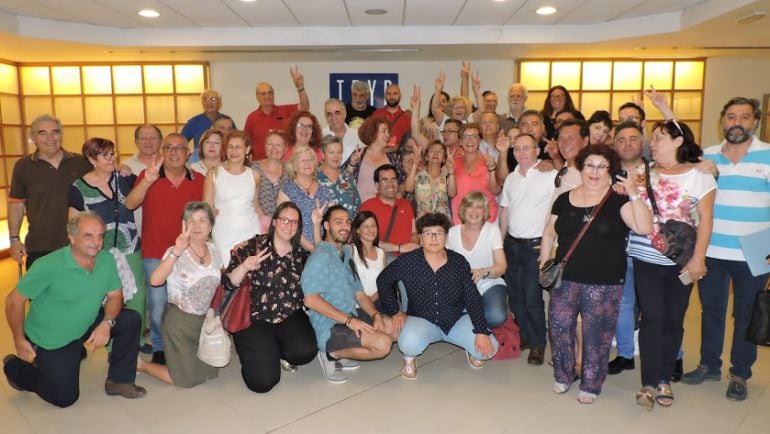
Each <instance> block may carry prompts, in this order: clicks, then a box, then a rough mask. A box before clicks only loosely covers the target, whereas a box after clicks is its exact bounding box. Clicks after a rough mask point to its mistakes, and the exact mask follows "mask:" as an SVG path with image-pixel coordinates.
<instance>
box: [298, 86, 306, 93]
mask: <svg viewBox="0 0 770 434" xmlns="http://www.w3.org/2000/svg"><path fill="white" fill-rule="evenodd" d="M304 91H305V88H304V87H303V88H302V89H297V92H304Z"/></svg>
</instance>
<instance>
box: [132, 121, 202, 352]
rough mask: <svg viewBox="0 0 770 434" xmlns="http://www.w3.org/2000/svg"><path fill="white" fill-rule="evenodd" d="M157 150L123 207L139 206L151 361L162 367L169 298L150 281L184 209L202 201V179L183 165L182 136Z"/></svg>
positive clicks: (179, 228)
mask: <svg viewBox="0 0 770 434" xmlns="http://www.w3.org/2000/svg"><path fill="white" fill-rule="evenodd" d="M160 149H161V153H160V159H158V160H156V161H154V162H153V163H152V164H151V165H150V166H148V167H147V169H145V170H143V171H142V172H141V173H140V174H139V177H137V178H136V183H135V184H134V189H133V190H131V193H129V195H128V197H126V207H128V208H129V209H136V208H137V207H138V206H140V205H141V206H142V262H143V264H144V271H145V276H146V277H147V288H148V295H149V297H147V300H148V307H149V310H150V339H151V341H152V350H153V354H152V361H153V362H154V363H160V364H165V362H166V357H165V353H164V352H163V339H162V338H161V335H160V325H161V316H162V315H163V309H164V308H165V307H166V300H167V298H168V296H167V291H166V285H165V284H164V285H162V286H152V285H150V280H149V279H150V276H152V272H153V271H155V269H156V268H157V267H158V265H160V262H161V259H163V254H164V253H165V252H166V249H167V248H168V246H171V245H173V244H174V242H175V241H176V237H177V236H179V234H180V232H181V231H182V226H181V220H180V216H181V215H182V213H183V212H184V206H185V205H186V204H187V203H188V202H193V201H200V200H203V176H200V174H198V173H195V172H193V171H192V170H190V169H188V168H187V167H186V166H185V163H186V162H187V157H188V156H189V154H190V150H189V148H188V140H187V138H186V137H185V136H183V135H181V134H179V133H171V134H169V135H167V136H166V138H165V139H163V145H162V146H161V148H160Z"/></svg>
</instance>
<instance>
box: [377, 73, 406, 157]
mask: <svg viewBox="0 0 770 434" xmlns="http://www.w3.org/2000/svg"><path fill="white" fill-rule="evenodd" d="M400 104H401V89H399V87H398V85H397V84H390V85H388V87H387V88H386V89H385V107H382V108H379V109H377V110H375V111H374V114H373V115H372V116H379V117H381V118H385V119H386V120H387V121H388V123H389V124H390V142H389V145H390V146H391V147H395V146H398V144H399V143H400V142H401V136H403V135H404V134H406V133H408V132H409V131H410V130H411V129H412V124H411V122H412V121H411V119H412V112H411V110H406V111H404V110H402V109H401V105H400Z"/></svg>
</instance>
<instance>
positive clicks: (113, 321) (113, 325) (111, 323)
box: [104, 319, 115, 328]
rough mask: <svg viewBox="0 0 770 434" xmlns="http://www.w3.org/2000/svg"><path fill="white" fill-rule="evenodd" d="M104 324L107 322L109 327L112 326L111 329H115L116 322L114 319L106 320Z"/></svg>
mask: <svg viewBox="0 0 770 434" xmlns="http://www.w3.org/2000/svg"><path fill="white" fill-rule="evenodd" d="M104 322H106V323H107V325H108V326H110V328H113V327H115V320H114V319H106V320H104Z"/></svg>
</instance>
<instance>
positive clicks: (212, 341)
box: [198, 309, 231, 368]
mask: <svg viewBox="0 0 770 434" xmlns="http://www.w3.org/2000/svg"><path fill="white" fill-rule="evenodd" d="M230 345H231V343H230V336H228V335H227V332H226V331H225V328H224V327H222V320H221V319H220V318H219V315H217V314H216V312H214V309H209V310H208V312H206V319H204V320H203V326H202V327H201V337H200V339H199V340H198V358H199V359H201V361H203V362H204V363H206V364H208V365H211V366H214V367H215V368H224V367H225V366H227V365H228V364H229V363H230Z"/></svg>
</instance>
